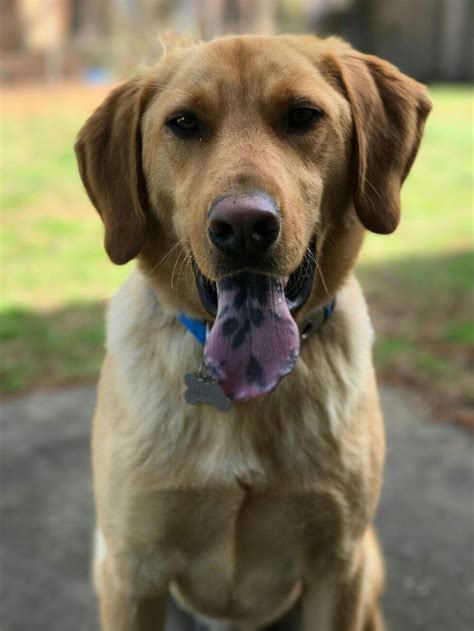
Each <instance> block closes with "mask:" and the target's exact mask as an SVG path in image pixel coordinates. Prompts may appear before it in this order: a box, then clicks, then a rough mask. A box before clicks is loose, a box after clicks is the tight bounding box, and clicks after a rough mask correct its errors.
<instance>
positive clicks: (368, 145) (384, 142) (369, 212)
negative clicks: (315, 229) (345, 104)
mask: <svg viewBox="0 0 474 631" xmlns="http://www.w3.org/2000/svg"><path fill="white" fill-rule="evenodd" d="M331 61H332V63H333V64H334V63H335V64H336V65H337V67H338V74H339V79H340V81H342V84H343V88H344V91H345V93H346V96H347V98H348V100H349V102H350V104H351V107H352V116H353V123H354V147H353V151H354V167H355V182H354V205H355V209H356V212H357V215H358V216H359V219H360V221H361V222H362V224H363V225H364V226H365V227H366V228H367V229H368V230H371V231H372V232H377V233H380V234H388V233H390V232H393V231H394V230H395V228H396V227H397V225H398V222H399V221H400V188H401V185H402V183H403V180H404V179H405V178H406V176H407V175H408V172H409V171H410V168H411V166H412V164H413V161H414V159H415V156H416V153H417V151H418V147H419V145H420V141H421V137H422V135H423V128H424V124H425V120H426V117H427V116H428V114H429V112H430V110H431V101H430V100H429V98H428V97H427V94H426V89H425V88H424V86H422V85H421V84H420V83H418V82H417V81H415V80H414V79H411V78H410V77H407V76H406V75H404V74H402V73H401V72H400V71H399V70H398V69H397V68H395V66H392V65H391V64H389V63H388V62H386V61H383V60H382V59H379V58H378V57H374V56H372V55H364V54H362V53H359V52H357V51H355V50H353V49H351V48H349V47H348V48H347V49H346V51H345V52H344V53H343V54H340V55H332V56H331Z"/></svg>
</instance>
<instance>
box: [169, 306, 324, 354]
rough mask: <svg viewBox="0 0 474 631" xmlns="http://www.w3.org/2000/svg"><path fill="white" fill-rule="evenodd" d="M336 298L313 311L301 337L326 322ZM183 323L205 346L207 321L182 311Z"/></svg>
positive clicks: (178, 316) (304, 324)
mask: <svg viewBox="0 0 474 631" xmlns="http://www.w3.org/2000/svg"><path fill="white" fill-rule="evenodd" d="M335 304H336V300H335V299H334V300H332V302H330V303H329V304H327V305H325V306H324V307H321V308H320V309H318V310H317V311H316V312H314V313H312V314H311V315H310V316H309V317H308V319H307V320H305V321H304V322H303V324H302V326H301V339H303V340H304V339H306V338H307V337H309V336H310V335H312V334H313V333H316V331H317V330H318V329H319V328H320V327H321V326H322V325H323V324H324V322H326V320H327V319H328V318H330V317H331V315H332V313H333V311H334V305H335ZM176 317H177V318H178V320H179V321H180V322H181V324H182V325H183V326H184V327H185V328H186V329H188V331H190V332H191V333H192V334H193V335H194V337H195V338H196V339H197V340H198V342H199V343H200V344H202V345H203V346H204V344H205V343H206V338H207V323H206V321H205V320H198V319H196V318H190V317H189V316H187V315H186V314H185V313H183V312H182V311H180V312H179V313H178V315H177V316H176Z"/></svg>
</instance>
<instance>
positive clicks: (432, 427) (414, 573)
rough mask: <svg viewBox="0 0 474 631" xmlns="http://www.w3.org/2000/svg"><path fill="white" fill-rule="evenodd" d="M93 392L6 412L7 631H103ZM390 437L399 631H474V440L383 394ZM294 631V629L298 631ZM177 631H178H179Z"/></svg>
mask: <svg viewBox="0 0 474 631" xmlns="http://www.w3.org/2000/svg"><path fill="white" fill-rule="evenodd" d="M94 397H95V391H94V389H93V388H92V387H78V388H74V389H69V390H63V391H57V392H45V393H36V394H32V395H29V396H27V397H24V398H21V399H18V400H12V401H8V402H3V403H0V414H1V424H0V432H1V433H0V441H1V460H0V466H1V472H0V473H1V483H2V492H1V497H0V511H1V513H0V535H1V542H0V554H1V556H0V579H1V594H0V628H1V630H2V631H94V630H95V629H96V628H97V625H96V622H95V616H96V612H95V603H94V599H93V597H92V594H91V590H90V586H89V556H90V542H91V531H92V525H93V513H92V501H91V492H90V477H89V452H88V443H89V425H90V418H91V414H92V409H93V405H94ZM382 403H383V407H384V410H385V417H386V421H387V423H386V424H387V434H388V459H387V468H386V475H385V485H384V490H383V496H382V501H381V505H380V509H379V512H378V517H377V522H378V528H379V532H380V535H381V539H382V543H383V547H384V550H385V555H386V559H387V566H388V574H389V582H388V588H387V594H386V597H385V613H386V617H387V623H388V628H389V629H390V630H391V631H426V630H429V631H473V629H474V561H473V552H474V495H473V489H474V468H473V451H472V447H473V444H472V442H473V441H472V438H471V437H469V435H468V434H466V433H465V432H463V431H461V430H459V429H457V428H455V427H451V426H448V425H445V424H442V423H440V422H438V421H437V420H436V419H431V418H430V417H429V415H428V414H427V412H426V410H425V409H424V407H423V405H422V403H421V400H420V399H419V398H418V397H417V396H416V395H415V394H414V393H411V392H409V391H406V390H398V389H393V388H383V389H382ZM290 628H291V627H290ZM171 631H173V629H172V630H171Z"/></svg>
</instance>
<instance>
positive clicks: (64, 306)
mask: <svg viewBox="0 0 474 631" xmlns="http://www.w3.org/2000/svg"><path fill="white" fill-rule="evenodd" d="M473 27H474V2H473V0H280V1H272V0H0V89H1V121H0V185H1V186H0V206H1V242H0V248H1V249H0V252H1V255H0V256H1V259H0V265H1V269H0V273H1V279H0V351H1V363H0V415H1V416H2V421H1V423H2V424H1V426H0V429H1V439H2V440H1V441H0V450H1V451H2V453H1V455H0V469H1V472H0V475H1V477H2V483H3V484H2V495H1V499H0V531H1V536H2V542H1V545H0V580H1V583H2V588H1V589H0V625H1V626H2V629H3V631H20V630H21V631H24V630H25V629H28V631H44V629H51V630H52V631H53V630H54V629H57V630H58V631H69V630H71V631H77V630H78V629H81V630H83V631H90V630H91V629H94V628H95V614H94V604H93V603H94V601H93V599H92V596H91V592H90V585H89V570H88V565H89V557H90V547H91V546H90V541H91V532H92V528H93V526H92V523H93V511H92V501H91V490H90V479H89V463H88V442H89V432H90V429H89V428H90V418H91V415H92V409H93V405H94V398H95V390H94V384H95V381H96V378H97V375H98V371H99V368H100V364H101V361H102V358H103V354H104V350H103V342H104V325H103V319H104V307H105V304H106V301H107V299H108V298H109V297H110V296H111V295H112V293H113V292H114V291H115V289H116V288H117V287H118V285H119V284H120V282H121V281H122V280H123V279H124V278H125V277H126V275H127V274H128V273H129V272H130V269H131V266H132V265H133V264H129V265H127V266H125V267H115V266H114V265H112V263H110V261H109V260H108V258H107V257H106V254H105V252H104V250H103V247H102V239H103V229H102V224H101V222H100V220H99V217H98V215H97V213H96V212H95V210H94V209H93V208H92V205H91V204H90V202H89V200H88V198H87V197H86V194H85V192H84V190H83V187H82V184H81V182H80V179H79V176H78V173H77V168H76V163H75V158H74V154H73V144H74V141H75V136H76V134H77V132H78V130H79V129H80V127H81V126H82V124H83V123H84V121H85V119H86V117H87V116H88V115H89V114H90V113H91V112H92V110H93V109H94V108H95V107H96V106H98V105H99V104H100V102H101V101H102V100H103V99H104V98H105V96H106V95H107V93H108V92H109V91H110V89H111V87H113V85H115V84H116V83H117V82H119V81H121V80H123V79H125V78H128V77H129V76H130V75H131V74H132V73H133V71H134V69H135V68H136V66H137V65H138V64H141V63H153V62H154V61H155V60H156V59H157V58H158V56H159V55H160V54H161V45H160V40H159V35H160V33H164V32H166V31H167V30H168V29H171V30H172V31H176V32H180V33H184V34H191V35H199V36H201V37H203V38H204V39H210V38H213V37H215V36H218V35H221V34H224V33H229V32H233V33H240V32H248V33H260V34H270V33H279V32H294V33H299V32H304V33H316V34H322V35H324V34H338V35H340V36H341V37H343V38H346V39H347V40H349V41H350V42H351V43H352V44H353V45H354V46H355V47H357V48H359V49H361V50H363V51H365V52H369V53H374V54H376V55H379V56H381V57H384V58H386V59H388V60H390V61H391V62H393V63H394V64H396V65H397V66H399V67H400V69H401V70H403V71H404V72H406V73H408V74H410V75H412V76H414V77H415V78H417V79H418V80H420V81H423V82H425V83H428V85H429V91H430V95H431V98H432V100H433V104H434V109H433V112H432V114H431V116H430V117H429V119H428V124H427V127H426V132H425V137H424V140H423V142H422V146H421V150H420V152H419V154H418V158H417V160H416V162H415V165H414V168H413V169H412V172H411V174H410V176H409V177H408V179H407V181H406V183H405V185H404V188H403V195H402V201H403V215H402V223H401V225H400V227H399V228H398V230H397V232H396V233H395V234H394V235H391V236H390V237H384V236H376V235H368V236H367V239H366V243H365V245H364V248H363V252H362V256H361V259H360V263H359V266H358V269H357V273H358V276H359V277H360V279H361V281H362V283H363V286H364V289H365V292H366V295H367V298H368V302H369V307H370V311H371V315H372V318H373V321H374V325H375V329H376V334H377V339H376V344H375V362H376V368H377V371H378V375H379V380H380V382H381V383H382V388H381V392H382V404H383V408H384V411H385V417H386V420H387V430H388V434H389V436H388V446H389V451H388V461H387V469H386V474H385V486H384V491H383V495H382V503H381V506H380V508H379V512H378V518H377V519H378V521H377V524H378V527H379V530H380V532H381V535H382V542H383V546H384V549H385V553H386V556H387V558H388V568H389V587H388V592H387V596H386V600H385V608H386V612H387V617H388V620H389V623H391V624H390V628H391V629H392V631H395V630H397V629H398V630H399V631H415V630H416V631H424V630H425V629H427V628H430V629H431V630H432V631H471V630H472V629H473V628H474V619H473V615H474V612H473V609H472V596H473V594H474V566H473V564H472V555H471V554H470V552H472V549H473V548H474V514H473V502H472V488H473V481H474V469H473V461H472V451H471V449H472V441H471V442H470V439H469V435H468V433H467V432H466V431H463V430H466V429H470V430H473V429H474V389H473V388H472V364H473V358H474V327H473V326H472V316H473V313H474V294H473V278H474V257H473V252H472V246H473V224H472V220H473V217H472V210H473V205H472V202H473V198H472V166H473V152H472V150H473V102H474V101H473V90H472V78H473V59H474V57H473V54H472V53H473V51H472V42H473ZM420 401H421V403H420ZM420 406H421V407H420ZM460 427H462V428H463V430H461V429H460ZM468 557H469V558H471V561H469V558H468ZM25 603H26V604H25Z"/></svg>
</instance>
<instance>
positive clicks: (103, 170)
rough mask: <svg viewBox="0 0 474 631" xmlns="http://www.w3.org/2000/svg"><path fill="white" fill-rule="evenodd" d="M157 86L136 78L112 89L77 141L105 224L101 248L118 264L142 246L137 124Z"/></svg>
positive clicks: (142, 198)
mask: <svg viewBox="0 0 474 631" xmlns="http://www.w3.org/2000/svg"><path fill="white" fill-rule="evenodd" d="M155 87H156V86H155V85H153V84H151V83H150V82H148V83H147V82H146V81H145V80H144V79H143V78H136V79H132V80H130V81H128V82H127V83H125V84H123V85H121V86H120V87H118V88H116V89H115V90H114V91H113V92H112V93H111V94H110V96H109V97H108V98H107V99H106V100H105V101H104V103H103V104H102V105H101V106H100V107H99V108H98V109H97V110H96V111H95V112H94V113H93V114H92V116H91V117H90V118H89V119H88V120H87V122H86V124H85V125H84V127H83V128H82V129H81V131H80V132H79V135H78V139H77V142H76V145H75V147H74V148H75V151H76V156H77V161H78V164H79V172H80V174H81V178H82V182H83V184H84V186H85V189H86V191H87V193H88V195H89V197H90V199H91V201H92V203H93V204H94V206H95V207H96V209H97V210H98V212H99V214H100V216H101V218H102V221H103V222H104V226H105V239H104V241H105V249H106V251H107V254H108V255H109V257H110V258H111V260H112V261H113V262H114V263H117V264H119V265H122V264H123V263H127V262H128V261H130V259H132V258H134V257H135V256H136V255H137V254H138V253H139V251H140V250H141V248H142V245H143V243H144V241H145V236H146V228H147V203H148V202H147V194H146V185H145V179H144V175H143V171H142V162H141V152H142V142H141V129H140V123H141V119H142V115H143V112H144V109H145V107H146V105H147V103H148V101H149V100H150V98H151V96H152V94H154V91H155Z"/></svg>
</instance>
